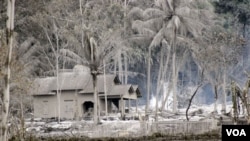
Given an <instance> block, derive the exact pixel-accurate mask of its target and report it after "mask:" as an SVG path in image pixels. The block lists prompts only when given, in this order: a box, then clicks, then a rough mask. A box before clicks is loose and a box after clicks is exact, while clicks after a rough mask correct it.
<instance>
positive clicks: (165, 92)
mask: <svg viewBox="0 0 250 141" xmlns="http://www.w3.org/2000/svg"><path fill="white" fill-rule="evenodd" d="M168 92H169V90H168V83H164V84H163V93H162V94H160V95H161V96H160V97H159V99H158V107H159V108H161V107H162V104H163V103H164V100H165V99H166V97H167V96H168V97H167V101H166V104H165V106H164V110H168V111H172V110H173V92H172V91H170V93H169V94H168ZM149 107H150V109H155V107H156V97H155V95H153V94H152V98H151V99H150V102H149Z"/></svg>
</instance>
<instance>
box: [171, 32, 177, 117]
mask: <svg viewBox="0 0 250 141" xmlns="http://www.w3.org/2000/svg"><path fill="white" fill-rule="evenodd" d="M176 34H177V33H176V31H175V37H174V41H173V56H172V67H173V70H172V83H173V85H172V86H173V112H174V113H177V106H178V104H177V75H178V72H176Z"/></svg>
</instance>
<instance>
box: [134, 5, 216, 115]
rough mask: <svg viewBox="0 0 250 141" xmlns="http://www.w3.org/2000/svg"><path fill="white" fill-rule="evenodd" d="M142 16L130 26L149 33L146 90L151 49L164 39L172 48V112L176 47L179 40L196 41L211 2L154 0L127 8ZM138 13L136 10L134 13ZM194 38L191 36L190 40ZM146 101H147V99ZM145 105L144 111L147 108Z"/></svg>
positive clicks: (206, 21) (175, 109)
mask: <svg viewBox="0 0 250 141" xmlns="http://www.w3.org/2000/svg"><path fill="white" fill-rule="evenodd" d="M135 13H136V14H137V16H138V15H139V16H142V17H143V18H142V20H136V21H134V24H133V27H134V29H136V30H137V32H138V33H139V34H142V35H147V36H151V37H152V41H151V43H150V45H149V47H148V92H147V97H149V90H150V76H149V75H150V57H151V49H152V47H154V46H157V45H160V43H161V42H162V41H163V40H166V41H167V42H168V44H169V45H170V46H171V52H172V83H173V85H172V91H173V96H174V104H173V112H174V113H176V112H177V78H178V72H177V71H176V49H177V47H179V46H180V43H183V42H186V43H187V42H190V41H192V43H197V42H194V41H197V39H198V38H199V37H200V35H202V31H203V30H204V29H205V28H207V24H208V23H210V19H211V18H212V15H213V14H212V6H211V5H210V3H209V2H208V1H206V0H204V1H199V0H187V1H186V0H185V1H184V0H155V2H154V6H153V7H152V8H147V9H145V10H142V9H140V8H138V7H136V8H134V9H133V10H131V15H135ZM138 13H140V14H138ZM190 39H195V40H190ZM147 105H148V103H147ZM147 107H148V106H146V111H147Z"/></svg>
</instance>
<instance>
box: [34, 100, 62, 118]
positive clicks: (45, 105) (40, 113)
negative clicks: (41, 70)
mask: <svg viewBox="0 0 250 141" xmlns="http://www.w3.org/2000/svg"><path fill="white" fill-rule="evenodd" d="M57 114H58V113H57V102H56V96H55V95H53V96H35V97H34V117H35V118H51V117H57Z"/></svg>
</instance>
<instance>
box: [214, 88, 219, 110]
mask: <svg viewBox="0 0 250 141" xmlns="http://www.w3.org/2000/svg"><path fill="white" fill-rule="evenodd" d="M217 104H218V88H217V86H216V85H214V112H215V113H217V112H218V111H217V106H218V105H217Z"/></svg>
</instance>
